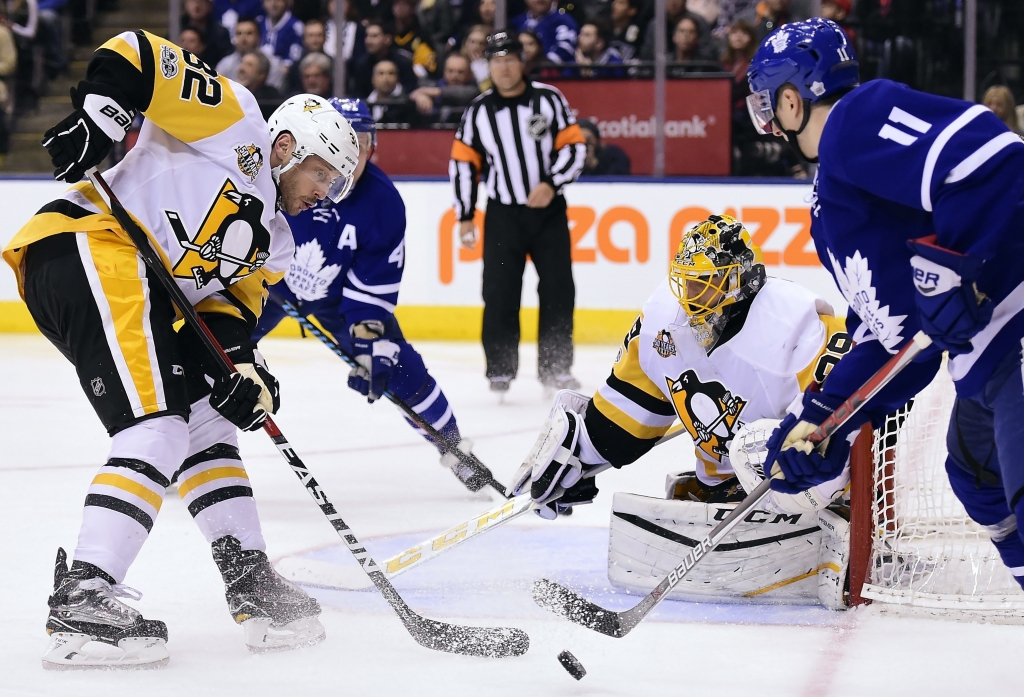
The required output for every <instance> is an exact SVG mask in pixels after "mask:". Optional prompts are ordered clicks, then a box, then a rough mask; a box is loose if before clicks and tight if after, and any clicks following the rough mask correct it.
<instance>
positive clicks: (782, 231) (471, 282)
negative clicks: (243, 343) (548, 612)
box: [0, 180, 845, 341]
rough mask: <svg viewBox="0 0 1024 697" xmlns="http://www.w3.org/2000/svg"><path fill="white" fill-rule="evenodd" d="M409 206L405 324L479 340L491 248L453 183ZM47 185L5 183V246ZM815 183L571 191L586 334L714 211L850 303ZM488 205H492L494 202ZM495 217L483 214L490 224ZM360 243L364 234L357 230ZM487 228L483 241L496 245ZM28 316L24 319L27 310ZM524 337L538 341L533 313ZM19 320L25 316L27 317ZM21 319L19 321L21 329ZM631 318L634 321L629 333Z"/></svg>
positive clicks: (8, 317) (1, 319)
mask: <svg viewBox="0 0 1024 697" xmlns="http://www.w3.org/2000/svg"><path fill="white" fill-rule="evenodd" d="M397 186H398V189H399V191H400V192H401V194H402V197H403V199H404V201H405V205H406V217H407V232H406V250H405V273H404V278H403V281H402V289H401V293H400V295H399V306H400V307H399V318H400V320H401V321H402V323H403V326H404V327H405V328H406V331H407V333H408V334H409V335H410V336H411V337H428V338H475V337H477V336H479V331H480V326H479V317H480V308H481V306H482V301H481V297H480V285H481V272H482V261H481V256H482V244H478V245H477V247H476V248H475V249H465V248H462V247H461V246H460V245H459V243H458V235H457V232H456V228H457V221H456V219H455V213H454V210H453V208H452V206H451V200H452V193H451V187H450V185H449V184H448V182H446V181H400V182H398V183H397ZM64 188H65V187H64V186H63V185H62V184H57V183H54V182H48V181H43V180H36V181H16V180H4V181H2V182H0V209H2V210H4V216H3V218H2V219H0V243H2V244H4V245H5V244H6V243H7V241H8V240H9V239H10V238H11V236H13V234H14V233H15V232H16V231H17V229H18V228H19V227H20V226H21V224H23V223H24V221H26V220H27V219H28V218H29V217H30V216H31V215H32V214H33V213H34V212H35V211H36V210H38V209H39V207H41V206H42V205H43V204H44V203H46V202H47V201H49V200H51V199H52V198H54V197H55V196H56V195H59V193H60V192H61V191H62V190H63V189H64ZM810 193H811V189H810V184H792V183H786V184H763V183H747V182H737V183H688V182H671V181H642V182H631V181H628V180H626V181H621V182H601V183H597V182H589V183H577V184H574V185H572V186H570V187H569V188H568V190H567V193H566V199H567V201H568V204H569V219H570V234H571V236H572V246H573V261H574V267H573V276H574V279H575V283H576V307H577V321H576V323H577V337H578V338H580V339H581V340H591V341H614V340H616V339H617V338H618V336H619V335H620V334H621V333H622V332H623V331H625V329H627V328H628V323H629V320H630V319H631V318H632V317H633V316H635V314H636V313H637V311H638V310H639V309H640V307H641V306H642V305H643V303H644V301H645V300H646V299H647V297H648V296H649V295H650V294H651V292H652V291H653V290H654V288H655V287H656V286H657V285H658V284H659V283H660V282H661V281H662V279H663V278H664V277H665V275H666V273H667V270H668V264H669V259H670V258H671V256H672V255H673V254H674V253H675V249H676V247H677V246H678V243H679V239H680V237H681V235H682V233H683V231H684V230H686V229H687V228H688V227H690V226H691V225H693V224H695V223H697V222H699V221H700V220H703V219H704V218H705V217H707V216H708V215H710V214H712V213H727V214H730V215H735V216H737V217H739V218H740V219H741V220H743V221H744V223H745V224H746V226H747V229H748V230H749V231H750V233H751V235H752V236H753V239H754V241H755V243H757V244H758V245H759V246H760V247H761V248H762V250H763V253H764V259H765V263H766V265H767V268H768V273H769V275H773V276H779V277H782V278H787V279H790V280H793V281H796V282H798V283H801V284H803V285H804V286H806V287H808V288H810V289H812V290H814V291H815V292H817V293H819V294H820V295H822V296H823V297H825V298H826V299H827V300H829V301H830V302H832V303H833V305H835V306H836V308H837V310H842V309H845V302H844V301H843V299H842V296H841V295H840V294H839V292H838V291H837V290H836V288H835V284H834V283H833V281H832V278H831V276H830V275H829V274H828V272H827V271H826V270H825V269H824V268H822V266H821V265H820V263H819V262H818V258H817V256H816V255H815V253H814V246H813V244H812V242H811V238H810V211H809V207H808V197H809V195H810ZM483 203H484V202H481V205H483ZM483 219H484V211H483V210H482V209H481V210H479V211H478V212H477V216H476V220H477V223H478V224H479V225H480V226H481V227H483ZM357 236H358V231H357ZM486 236H487V231H486V229H483V235H482V240H483V243H486ZM536 287H537V276H536V273H535V271H534V270H533V267H532V265H527V272H526V274H525V277H524V281H523V291H522V293H523V297H522V299H523V305H524V307H526V308H536V307H537V293H536ZM19 313H20V314H19ZM525 316H526V317H527V319H526V320H525V321H524V337H525V338H529V337H530V336H531V335H533V333H532V332H531V331H529V329H530V327H529V325H530V323H531V321H530V318H531V317H535V313H531V312H529V311H527V312H526V315H525ZM19 317H20V320H18V321H16V319H12V318H19ZM26 318H27V314H25V312H24V305H23V304H22V303H21V302H20V301H19V300H18V294H17V288H16V286H15V282H14V275H13V273H11V271H10V270H9V269H7V267H6V265H4V267H3V269H0V327H6V328H7V329H8V330H10V329H18V328H21V329H22V330H25V329H31V323H30V322H28V323H27V325H26ZM19 322H20V323H19ZM623 322H625V323H626V324H625V326H623Z"/></svg>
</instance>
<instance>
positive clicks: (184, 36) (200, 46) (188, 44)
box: [178, 27, 206, 57]
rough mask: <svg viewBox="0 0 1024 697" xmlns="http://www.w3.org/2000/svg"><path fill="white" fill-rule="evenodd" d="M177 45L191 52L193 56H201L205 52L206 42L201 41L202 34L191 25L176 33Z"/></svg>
mask: <svg viewBox="0 0 1024 697" xmlns="http://www.w3.org/2000/svg"><path fill="white" fill-rule="evenodd" d="M178 45H179V46H181V47H182V48H183V49H185V50H186V51H188V52H189V53H191V54H192V55H193V56H197V57H198V56H201V55H203V54H204V53H205V52H206V44H205V43H203V35H202V34H200V33H199V31H198V30H196V29H193V28H192V27H185V28H184V29H182V30H181V33H180V34H178Z"/></svg>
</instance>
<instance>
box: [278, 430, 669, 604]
mask: <svg viewBox="0 0 1024 697" xmlns="http://www.w3.org/2000/svg"><path fill="white" fill-rule="evenodd" d="M681 433H686V429H685V428H682V427H680V428H676V429H675V430H673V431H669V432H668V433H666V434H665V435H664V436H662V437H661V439H659V440H658V442H657V443H655V445H661V444H662V443H665V442H667V441H670V440H672V439H673V438H675V437H676V436H678V435H679V434H681ZM535 508H536V505H534V503H533V499H532V498H531V497H530V494H529V493H526V494H520V495H519V496H516V497H515V498H513V499H509V500H508V501H505V502H503V503H501V504H500V505H498V506H495V507H494V508H492V509H490V510H489V511H485V512H484V513H481V514H480V515H476V516H473V517H472V518H470V519H469V520H466V521H464V522H462V523H459V524H458V525H455V526H453V527H451V528H449V529H448V530H445V531H444V532H442V533H441V534H440V535H434V536H433V537H431V538H428V539H426V540H423V542H420V543H419V544H418V545H416V546H414V547H410V548H409V549H407V550H405V551H404V552H401V553H399V554H396V555H395V556H393V557H391V558H390V559H385V560H384V561H383V562H382V567H383V570H384V575H385V576H387V577H388V579H393V578H395V577H396V576H401V575H402V574H404V573H405V572H406V571H409V570H411V569H415V568H416V567H418V566H421V565H422V564H425V563H427V562H428V561H431V560H433V559H436V558H437V557H439V556H440V555H442V554H444V553H445V552H447V551H449V550H452V549H455V548H456V547H458V546H459V545H461V544H463V543H465V542H468V541H469V540H471V539H473V538H475V537H478V536H479V535H482V534H483V533H485V532H490V531H491V530H494V529H495V528H496V527H498V526H499V525H504V524H505V523H507V522H509V521H510V520H515V519H516V518H518V517H520V516H522V515H524V514H526V513H529V512H530V511H532V510H533V509H535ZM275 566H276V568H277V570H278V572H280V573H281V574H282V575H283V576H285V577H286V578H287V579H288V580H290V581H295V582H296V583H304V584H307V585H310V586H320V587H322V588H333V589H336V590H365V589H367V588H369V587H370V586H371V585H372V584H370V583H369V582H368V581H367V580H366V577H365V575H364V574H361V573H355V571H356V570H355V569H354V568H353V567H351V566H341V565H339V564H331V563H329V562H321V561H316V560H313V559H302V558H299V557H285V558H284V559H281V560H280V561H279V562H277V564H276V565H275Z"/></svg>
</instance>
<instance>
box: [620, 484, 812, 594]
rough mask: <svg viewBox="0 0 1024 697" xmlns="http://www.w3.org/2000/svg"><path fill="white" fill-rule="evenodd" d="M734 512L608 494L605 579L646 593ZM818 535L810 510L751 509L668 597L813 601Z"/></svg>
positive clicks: (712, 506) (723, 507) (700, 504)
mask: <svg viewBox="0 0 1024 697" xmlns="http://www.w3.org/2000/svg"><path fill="white" fill-rule="evenodd" d="M733 507H734V506H733V505H732V504H708V503H703V502H698V501H671V500H665V499H655V498H650V497H646V496H638V495H636V494H624V493H618V494H615V497H614V499H613V501H612V517H611V534H610V536H609V543H608V578H609V580H611V582H612V584H613V585H615V586H617V587H619V588H624V589H626V590H630V591H637V592H642V593H648V592H650V591H651V590H652V589H653V588H654V587H655V586H656V585H657V584H658V582H659V581H660V580H661V579H663V578H664V577H665V576H667V575H668V574H669V572H670V571H671V570H672V569H673V568H675V566H676V565H677V564H679V562H680V561H681V560H682V558H683V556H684V555H685V554H686V553H688V552H689V551H690V550H692V549H693V547H694V546H695V545H696V544H697V541H699V540H701V539H703V538H704V537H705V536H706V535H707V534H708V533H710V532H711V530H712V529H713V528H714V526H716V525H717V524H718V523H720V522H721V520H722V519H723V518H724V517H725V516H726V515H727V514H728V513H729V511H731V510H732V509H733ZM820 538H821V531H820V530H819V528H818V525H817V516H816V515H815V514H813V513H768V512H766V511H759V510H756V511H751V512H750V513H749V514H748V515H747V517H746V518H745V519H744V522H743V523H740V524H739V525H738V526H737V527H736V529H735V530H734V531H733V532H732V533H730V535H729V536H727V537H726V538H725V540H723V542H722V544H721V545H719V547H718V548H717V549H716V550H715V551H714V552H712V553H710V554H708V555H707V556H706V557H705V558H704V559H702V560H701V563H700V564H699V565H697V566H696V567H694V569H693V570H692V571H691V572H690V573H689V574H687V576H686V577H685V578H684V579H683V580H682V581H681V582H680V583H679V585H678V586H676V587H675V589H674V590H673V591H672V593H671V597H673V598H677V599H681V600H691V601H705V602H707V601H714V602H736V603H780V602H781V603H791V604H801V605H812V604H816V603H817V602H818V595H817V579H816V578H815V576H816V572H817V568H818V565H819V562H818V558H819V549H818V547H819V541H820Z"/></svg>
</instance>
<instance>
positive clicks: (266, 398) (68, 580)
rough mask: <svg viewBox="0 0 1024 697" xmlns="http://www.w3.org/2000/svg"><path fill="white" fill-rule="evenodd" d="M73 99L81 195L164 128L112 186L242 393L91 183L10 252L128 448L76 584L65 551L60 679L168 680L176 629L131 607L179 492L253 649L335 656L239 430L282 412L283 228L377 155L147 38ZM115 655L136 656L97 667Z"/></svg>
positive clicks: (335, 126) (287, 243) (314, 100)
mask: <svg viewBox="0 0 1024 697" xmlns="http://www.w3.org/2000/svg"><path fill="white" fill-rule="evenodd" d="M72 99H73V103H74V106H75V107H76V110H75V112H74V113H72V114H71V115H70V116H69V117H67V118H66V119H64V120H63V121H61V122H60V123H59V124H57V125H56V126H54V127H53V128H52V129H50V130H49V131H48V132H47V133H46V136H45V141H44V145H45V146H46V147H47V149H48V150H49V152H50V155H51V157H52V160H53V164H54V167H55V168H56V172H55V176H56V178H57V179H63V180H65V181H67V182H69V183H71V182H78V181H79V180H81V179H82V177H83V176H84V175H85V173H86V171H87V170H88V169H89V168H90V167H92V166H95V165H98V164H99V163H100V162H102V161H103V159H104V158H105V157H106V155H107V152H108V151H109V149H110V147H111V145H112V142H113V141H115V140H120V139H121V138H123V137H124V134H125V131H126V129H127V128H128V126H129V125H130V124H131V122H132V119H133V118H134V116H135V114H136V112H141V113H142V114H143V115H144V116H145V117H146V120H145V122H144V125H143V127H142V132H141V134H140V137H139V139H138V142H137V144H136V145H135V147H134V148H133V149H132V150H131V151H130V152H129V153H128V155H127V156H126V157H125V158H124V160H123V161H122V162H120V163H119V164H118V165H116V166H115V167H113V168H111V169H110V170H109V171H108V172H107V173H106V175H105V177H106V179H107V181H108V183H109V184H110V186H111V188H112V189H113V191H114V192H115V193H116V194H117V196H118V198H119V199H120V201H121V202H122V203H123V204H124V206H125V208H126V209H127V210H128V211H129V212H130V213H131V214H132V215H133V216H134V217H135V219H136V220H137V221H138V223H139V224H140V227H141V228H142V229H143V230H144V231H145V233H146V234H147V236H148V237H149V239H150V242H151V243H152V244H153V245H154V247H155V249H157V250H158V252H159V253H160V255H161V257H162V258H163V261H164V264H165V266H166V268H167V270H168V271H169V272H170V273H171V274H172V275H173V276H174V277H175V280H176V281H177V283H178V285H179V286H180V287H181V289H182V290H183V291H184V293H185V295H186V296H187V297H188V298H189V300H190V301H191V302H192V303H193V304H194V306H195V308H196V310H197V311H198V312H199V313H200V315H201V316H202V317H203V319H204V320H205V322H206V323H207V325H208V326H209V327H210V329H211V331H212V332H213V333H214V335H215V336H216V338H217V339H218V341H219V343H220V344H221V345H222V346H223V347H224V348H225V350H226V352H227V353H228V355H229V356H230V357H231V359H232V360H233V362H234V364H235V366H236V368H237V371H238V372H236V373H233V374H232V375H230V376H222V375H221V374H220V372H219V370H217V369H216V368H215V367H214V364H213V361H212V360H211V358H210V357H209V356H208V355H207V354H206V352H205V350H204V349H203V347H202V344H201V342H200V341H199V338H198V335H197V334H196V333H195V331H194V329H193V328H191V327H188V326H186V327H185V328H183V329H182V330H181V331H180V332H177V333H176V332H175V331H174V328H173V324H174V321H175V314H176V313H175V310H174V307H173V306H172V304H171V300H170V297H169V296H168V294H167V293H166V292H165V291H164V290H163V289H162V287H161V285H160V284H159V283H154V282H152V280H151V279H150V278H149V271H148V269H147V267H146V266H145V264H144V263H143V262H142V260H141V258H140V256H139V255H138V252H137V250H136V248H135V247H134V246H133V245H132V243H131V241H130V239H129V237H128V235H127V233H126V232H125V231H124V230H123V229H122V228H121V226H120V225H119V224H118V223H117V221H116V220H115V219H114V217H113V216H112V215H111V213H110V209H109V207H108V206H107V204H106V203H105V202H104V200H103V199H102V197H101V196H100V195H99V193H98V192H97V190H96V189H94V188H93V186H92V185H91V184H90V183H88V182H82V183H79V184H76V185H75V186H74V187H72V188H71V189H70V190H68V191H67V192H66V193H65V194H64V195H63V196H62V197H61V198H59V199H57V200H55V201H53V202H52V203H49V204H47V205H46V206H44V207H43V208H42V209H41V210H40V211H39V212H38V213H37V214H36V215H35V216H34V217H33V218H32V219H31V220H30V221H29V222H28V223H27V224H26V225H25V226H24V227H23V228H22V229H21V230H20V231H19V232H18V233H17V234H16V235H15V237H14V239H13V240H12V241H11V242H10V244H9V245H8V246H7V248H6V249H4V252H3V256H4V260H5V261H6V262H7V263H8V264H9V265H10V266H11V268H12V269H14V271H15V274H16V276H17V280H18V287H19V291H20V292H21V294H22V297H23V298H24V299H25V302H26V304H27V305H28V309H29V312H30V313H31V314H32V317H33V319H34V320H35V322H36V324H37V326H38V327H39V329H40V330H41V331H42V332H43V334H44V335H45V336H46V337H47V338H48V339H49V340H50V341H51V342H52V343H53V344H54V346H56V347H57V348H58V350H60V351H61V353H62V354H63V355H64V356H65V357H66V358H68V360H70V361H71V362H72V363H73V364H74V366H75V369H76V372H77V373H78V377H79V382H80V384H81V386H82V388H83V390H84V391H85V394H86V396H87V397H88V399H89V401H90V403H91V404H92V406H93V408H94V409H95V411H96V414H97V416H99V418H100V421H101V422H102V423H103V425H104V427H105V428H106V429H107V432H108V434H109V435H110V436H111V447H110V454H109V457H108V460H107V462H106V463H105V464H104V465H103V466H102V467H101V468H100V471H99V473H98V474H97V475H96V477H95V478H94V479H93V480H92V483H91V484H90V486H89V491H88V494H87V496H86V498H85V508H84V510H83V513H82V526H81V529H80V532H79V537H78V546H77V548H76V549H75V552H74V556H73V561H72V564H71V566H70V568H68V566H67V564H66V561H67V558H66V555H65V553H64V550H59V552H58V556H57V565H56V569H55V574H54V589H53V594H52V595H51V596H50V599H49V606H50V613H49V617H48V619H47V622H46V630H47V632H48V633H49V634H50V635H51V643H50V647H49V649H48V650H47V652H46V654H45V655H44V658H43V664H44V667H47V668H90V667H138V666H154V665H161V664H163V663H166V662H167V660H168V657H169V654H168V651H167V647H166V642H167V627H166V625H165V624H164V623H163V622H161V621H157V620H147V619H144V618H143V617H142V615H141V614H140V613H139V611H137V610H136V609H134V608H132V607H130V606H129V605H127V604H125V603H124V602H122V600H121V599H120V598H124V597H128V598H133V599H138V598H139V597H140V596H139V595H137V594H136V593H134V592H132V591H131V589H128V588H126V587H125V586H123V585H121V582H122V580H123V579H124V577H125V574H126V573H127V571H128V568H129V566H131V564H132V562H133V561H134V560H135V557H136V556H137V555H138V553H139V551H140V549H141V548H142V545H143V543H144V542H145V540H146V538H147V537H148V535H149V532H150V530H151V529H152V527H153V524H154V521H155V519H156V516H157V514H158V512H159V510H160V507H161V504H162V502H163V497H164V493H165V489H166V487H167V485H168V483H169V482H170V481H171V479H172V478H173V477H176V478H177V482H178V493H179V494H180V495H181V497H182V499H183V501H184V503H185V505H186V506H187V508H188V511H189V513H190V514H191V515H192V517H193V518H194V519H195V521H196V524H197V525H198V526H199V529H200V530H201V532H202V534H203V535H204V536H205V537H206V539H207V541H208V542H209V543H210V544H211V546H212V549H213V558H214V561H215V562H216V565H217V567H218V569H219V570H220V572H221V574H222V577H223V579H224V584H225V595H226V599H227V602H228V609H229V611H230V613H231V615H232V617H233V618H234V620H235V621H236V622H238V623H240V624H241V625H242V627H243V629H244V636H245V640H246V642H247V644H248V645H249V647H250V649H251V650H253V651H264V650H270V649H279V648H291V647H298V646H304V645H309V644H313V643H316V642H318V641H320V640H321V639H323V638H324V629H323V626H322V625H321V624H320V622H319V620H318V619H317V617H318V615H319V614H320V607H319V605H318V604H317V602H316V601H315V600H313V599H312V598H310V597H309V596H307V595H306V593H305V592H303V591H302V590H301V589H299V588H297V587H295V586H292V585H291V584H289V583H288V582H286V581H285V580H284V579H282V578H281V577H279V576H278V575H277V574H276V572H275V571H274V569H273V568H272V567H271V566H270V563H269V561H268V559H267V555H266V553H265V549H266V544H265V542H264V539H263V536H262V533H261V529H260V521H259V517H258V515H257V512H256V504H255V501H254V500H253V493H252V489H251V488H250V486H249V480H248V477H247V475H246V472H245V468H244V466H243V465H242V462H241V458H240V456H239V451H238V442H237V428H242V429H245V430H254V429H257V428H259V427H260V425H261V424H262V423H263V421H264V420H265V419H266V418H267V414H268V413H273V412H275V411H276V410H277V407H278V405H279V396H278V394H279V392H278V385H277V380H276V379H274V377H273V376H272V375H271V373H270V372H269V370H268V369H267V367H266V365H265V363H264V362H263V361H262V359H261V357H260V355H259V352H258V351H257V350H256V346H255V343H254V342H252V341H251V336H252V333H253V330H254V329H255V327H256V322H257V319H258V317H259V314H260V311H261V308H262V305H263V301H264V297H265V292H264V288H265V287H266V285H268V284H272V283H275V282H276V281H278V280H280V278H281V277H282V276H283V273H284V271H285V269H286V268H287V265H288V262H289V260H290V259H291V257H292V249H293V246H292V239H291V232H290V230H289V229H288V226H287V224H286V222H285V221H284V217H283V216H282V214H281V212H280V211H281V210H282V209H283V210H285V211H288V212H290V213H298V212H300V211H301V210H304V209H306V208H309V207H310V206H312V205H314V204H315V203H316V202H317V201H318V200H320V199H323V198H325V197H331V198H333V199H335V200H340V198H341V197H342V196H343V195H344V193H345V192H346V191H347V189H348V188H349V187H350V186H351V183H352V173H353V171H354V169H355V166H356V162H357V159H358V156H359V150H358V145H357V143H356V138H355V134H354V133H353V131H352V128H351V127H350V126H349V125H348V122H347V121H346V120H345V119H344V118H343V117H342V116H341V115H340V114H338V112H337V111H335V110H334V109H333V108H331V106H330V105H329V104H328V103H327V102H326V101H324V100H322V99H320V98H318V97H315V96H313V95H299V96H297V97H294V98H292V99H290V100H288V101H287V102H285V103H284V104H283V105H282V106H281V107H280V108H279V109H278V110H277V111H276V112H275V113H274V115H273V116H272V117H271V120H270V127H269V128H268V124H267V123H266V122H264V121H263V119H262V117H261V116H260V110H259V107H258V105H257V104H256V101H255V99H254V98H253V97H252V95H251V94H249V92H248V91H246V89H245V88H244V87H242V86H241V85H239V84H237V83H235V82H232V81H230V80H228V79H226V78H224V77H223V76H220V75H218V74H217V73H216V71H214V70H212V69H211V68H210V67H209V66H207V65H206V64H204V63H203V62H202V61H200V60H199V59H198V58H196V57H195V56H194V55H192V54H191V53H189V52H188V51H185V50H183V49H181V48H179V47H178V46H176V45H174V44H172V43H170V42H168V41H165V40H163V39H161V38H159V37H157V36H153V35H151V34H148V33H146V32H143V31H136V32H125V33H123V34H120V35H118V36H116V37H115V38H113V39H111V40H110V41H108V42H107V43H105V44H104V45H103V46H101V47H100V48H99V49H98V50H97V51H96V53H95V55H94V56H93V58H92V60H91V61H90V62H89V67H88V71H87V75H86V78H85V80H83V81H82V82H81V83H80V84H79V85H78V87H77V89H75V90H73V92H72ZM95 642H100V643H105V644H108V645H110V647H116V649H111V648H110V647H107V648H106V649H105V650H98V651H94V650H91V647H94V646H95ZM118 649H119V651H118Z"/></svg>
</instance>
